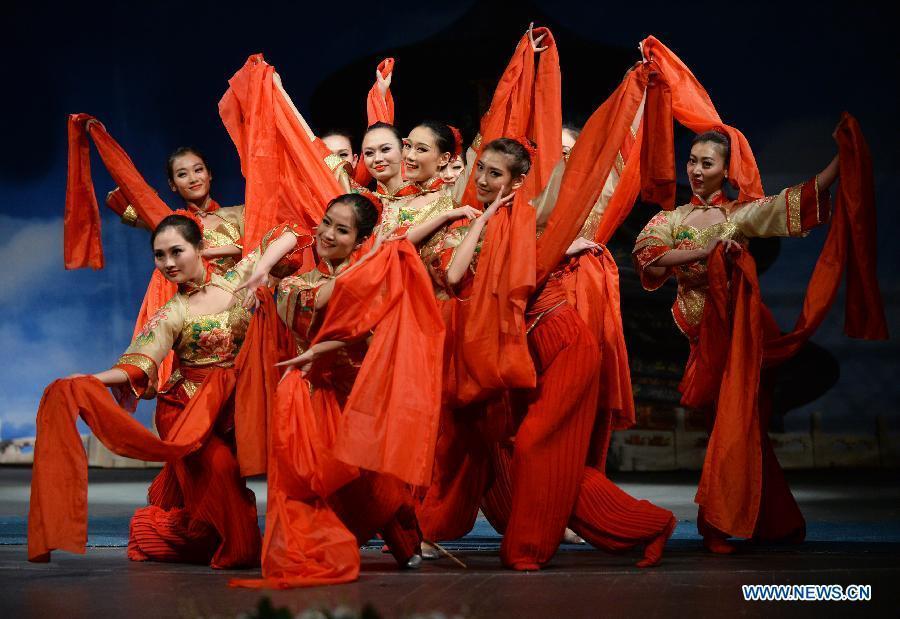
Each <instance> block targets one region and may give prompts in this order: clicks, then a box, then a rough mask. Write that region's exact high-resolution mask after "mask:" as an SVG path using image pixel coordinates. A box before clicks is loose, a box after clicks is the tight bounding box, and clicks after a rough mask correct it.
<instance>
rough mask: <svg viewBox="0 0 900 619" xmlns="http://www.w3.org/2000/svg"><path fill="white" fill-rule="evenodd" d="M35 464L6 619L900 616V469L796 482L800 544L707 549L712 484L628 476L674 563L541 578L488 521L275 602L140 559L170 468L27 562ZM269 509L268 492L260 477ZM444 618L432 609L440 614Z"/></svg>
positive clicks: (3, 597)
mask: <svg viewBox="0 0 900 619" xmlns="http://www.w3.org/2000/svg"><path fill="white" fill-rule="evenodd" d="M30 473H31V472H30V470H29V469H16V468H2V469H0V609H2V611H3V612H2V615H3V616H4V617H98V616H99V617H110V618H111V617H119V616H128V617H164V616H166V617H181V616H184V617H236V616H238V615H240V614H242V613H245V612H250V611H252V610H253V609H254V608H255V606H256V605H257V603H258V601H259V599H260V597H261V596H262V595H268V596H269V597H271V600H272V603H273V604H274V605H275V606H276V607H287V608H289V609H290V610H291V611H292V613H291V614H293V613H296V612H299V611H302V610H304V609H307V608H334V607H336V606H344V607H347V608H350V609H359V608H361V607H362V606H363V605H365V604H367V603H368V604H371V605H372V606H373V607H374V608H375V609H377V610H378V611H379V612H380V613H381V615H382V616H383V617H404V616H410V615H412V614H414V613H432V612H435V611H437V612H440V613H443V617H447V618H449V617H453V616H460V617H514V618H516V619H525V618H529V617H601V616H610V615H613V616H617V617H618V616H625V617H630V616H640V617H642V619H649V618H651V617H669V616H673V615H682V616H684V615H690V619H693V618H694V617H705V616H723V615H725V616H728V615H733V614H736V615H741V616H757V615H759V616H761V615H765V616H767V617H768V616H782V615H784V616H797V615H800V616H806V615H808V616H822V615H840V616H842V617H845V616H857V615H859V616H891V617H895V616H897V609H898V607H900V586H898V584H897V583H900V475H898V474H897V471H884V470H873V471H869V470H867V471H815V472H791V473H789V474H788V477H789V481H790V483H791V486H792V488H793V489H794V492H795V495H796V497H797V499H798V502H799V503H800V506H801V508H802V509H803V511H804V513H805V515H806V517H807V521H808V529H809V532H808V539H807V542H806V543H804V544H802V545H799V546H790V547H783V546H764V547H761V546H749V545H745V546H742V547H741V549H740V551H739V552H738V554H736V555H732V556H714V555H710V554H708V553H706V552H704V551H703V550H702V548H701V545H700V538H699V537H698V536H697V534H696V527H695V518H696V507H695V506H694V504H693V502H692V499H693V492H694V490H695V488H696V483H697V474H696V473H689V472H676V473H628V474H616V475H614V476H613V479H614V481H616V482H617V483H618V484H620V486H621V487H622V488H623V489H624V490H626V491H627V492H629V493H631V494H632V495H634V496H637V497H640V498H647V499H650V500H652V501H654V502H656V503H658V504H659V505H661V506H664V507H666V508H668V509H671V510H673V511H674V512H675V514H676V516H677V517H678V519H679V523H678V528H677V529H676V532H675V535H674V536H673V538H672V540H670V542H669V545H668V546H667V553H666V556H665V558H664V559H663V564H662V565H660V566H659V567H657V568H654V569H651V570H639V569H637V568H635V567H633V564H634V562H635V561H636V560H637V559H638V558H639V555H638V553H637V552H635V553H630V554H625V555H609V554H606V553H603V552H600V551H596V550H592V549H590V548H589V547H583V546H570V545H565V546H563V547H561V549H560V552H559V553H558V554H557V555H556V557H555V558H554V560H553V563H552V565H551V566H550V567H549V568H548V569H546V570H543V571H541V572H539V573H529V574H520V573H513V572H510V571H507V570H503V569H502V568H501V567H500V564H499V559H498V556H497V549H498V547H499V541H500V540H499V537H498V536H497V534H496V533H495V532H494V531H493V530H492V529H491V528H490V526H489V525H487V523H486V522H485V521H484V520H483V519H481V518H479V522H478V523H477V525H476V528H475V530H474V531H473V532H472V533H471V534H470V535H469V536H467V537H466V538H464V539H463V540H460V541H458V542H455V543H450V544H447V546H448V547H449V548H450V549H451V550H453V551H454V553H455V554H457V555H458V556H459V557H460V558H461V559H462V560H463V561H465V562H466V563H467V564H468V569H462V568H460V567H457V566H455V565H454V564H452V563H451V562H449V561H447V560H440V561H434V562H426V564H425V565H424V566H423V568H422V569H420V570H418V571H404V572H398V571H397V569H396V567H395V565H394V562H393V560H392V559H391V558H390V556H389V555H384V554H382V553H381V552H380V550H379V549H378V548H377V546H376V547H371V548H367V549H365V550H363V563H362V573H361V576H360V579H359V581H358V582H356V583H352V584H348V585H339V586H334V587H322V588H316V589H295V590H289V591H274V592H262V593H261V592H259V591H253V590H245V589H229V588H228V587H227V586H226V585H227V581H228V579H229V578H230V577H233V576H241V577H247V576H250V575H252V574H254V573H255V572H253V571H213V570H210V569H209V568H206V567H200V566H188V565H170V564H159V563H132V562H129V561H128V560H127V559H126V558H125V552H124V544H125V540H126V536H127V532H128V518H129V516H130V514H131V512H132V511H133V510H134V508H135V507H137V506H139V505H141V504H142V503H143V502H144V495H145V492H146V489H147V486H148V484H149V480H150V479H151V478H152V475H153V474H154V471H148V470H129V471H124V470H92V471H91V472H90V479H91V484H90V489H89V502H90V522H89V546H90V547H89V548H88V551H87V554H85V555H71V554H67V553H62V552H60V553H54V556H53V562H52V563H49V564H31V563H27V562H26V561H25V556H26V553H25V546H24V543H25V536H24V534H25V516H26V514H27V511H28V491H29V481H30ZM251 486H252V487H253V489H254V491H256V493H257V497H258V499H259V500H260V514H263V513H264V509H265V503H264V498H265V484H264V483H263V482H261V481H253V482H252V483H251ZM742 584H788V585H800V584H803V585H805V584H810V585H815V584H839V585H842V586H846V585H850V584H861V585H871V586H872V599H871V601H868V602H745V601H744V600H743V597H742V593H741V585H742ZM426 616H429V615H426Z"/></svg>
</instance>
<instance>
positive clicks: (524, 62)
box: [462, 28, 562, 204]
mask: <svg viewBox="0 0 900 619" xmlns="http://www.w3.org/2000/svg"><path fill="white" fill-rule="evenodd" d="M534 34H535V36H536V37H537V36H540V35H541V34H546V35H547V36H546V37H545V38H544V40H543V41H541V45H543V46H546V47H548V49H547V50H545V51H543V52H541V53H540V55H539V56H540V59H539V61H538V63H537V72H535V53H534V50H533V49H532V47H531V42H530V41H529V40H528V36H527V35H525V36H523V37H522V38H521V39H520V40H519V44H518V46H517V47H516V51H515V53H514V54H513V57H512V59H511V60H510V62H509V65H507V67H506V70H505V71H504V72H503V76H502V77H501V78H500V82H499V83H498V84H497V89H496V90H495V91H494V97H493V99H492V100H491V107H490V109H489V110H488V111H487V113H485V115H484V116H483V117H482V119H481V127H480V133H481V147H482V148H483V147H484V146H486V145H487V144H488V143H489V142H491V141H492V140H496V139H497V138H502V137H508V138H519V137H528V138H530V139H531V140H532V141H533V142H534V143H535V144H537V156H536V159H535V161H532V166H531V172H529V174H528V176H527V177H526V180H525V185H524V187H522V189H521V190H520V191H522V192H523V193H524V194H525V196H526V197H528V198H529V199H530V198H531V197H533V196H535V195H537V194H538V193H539V192H540V190H541V189H542V188H543V187H544V186H545V185H546V184H547V182H548V181H549V179H550V175H551V173H552V172H553V167H554V166H555V165H556V162H557V161H559V158H560V156H561V153H562V102H561V78H560V72H559V51H558V50H557V47H556V41H554V39H553V34H552V33H551V32H550V30H548V29H547V28H537V29H536V30H535V31H534ZM477 154H478V155H481V148H479V149H478V153H477ZM462 201H463V203H464V204H477V203H478V200H477V199H476V196H475V176H474V175H471V177H470V178H469V180H468V183H467V185H466V191H465V194H464V195H463V200H462Z"/></svg>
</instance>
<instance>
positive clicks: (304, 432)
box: [229, 318, 360, 589]
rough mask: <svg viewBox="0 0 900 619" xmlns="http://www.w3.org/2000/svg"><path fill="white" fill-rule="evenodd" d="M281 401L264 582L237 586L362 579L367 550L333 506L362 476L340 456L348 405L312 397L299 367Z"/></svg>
mask: <svg viewBox="0 0 900 619" xmlns="http://www.w3.org/2000/svg"><path fill="white" fill-rule="evenodd" d="M276 319H277V318H276ZM245 345H246V344H245ZM276 400H277V404H276V406H275V408H274V409H273V410H272V414H271V416H270V417H269V420H270V423H269V426H268V427H269V441H268V450H269V458H268V460H269V470H268V488H269V493H268V500H267V503H266V534H265V537H264V538H263V547H262V574H263V577H262V578H236V579H232V580H231V581H230V582H229V585H230V586H232V587H248V588H254V589H288V588H293V587H311V586H318V585H331V584H339V583H344V582H352V581H354V580H356V579H357V578H358V577H359V566H360V555H359V546H358V543H357V540H356V537H355V536H354V535H353V533H351V532H350V531H349V530H348V529H347V527H346V526H345V525H344V524H343V523H342V522H341V520H340V518H339V517H338V516H337V514H335V512H334V510H332V509H331V508H330V507H329V506H328V503H327V502H326V498H327V497H328V496H329V495H331V494H332V493H333V492H334V491H335V490H337V489H338V488H340V487H341V486H343V485H345V484H346V483H348V482H350V481H352V480H353V479H354V478H356V477H357V476H358V474H359V473H358V470H357V469H356V468H355V467H351V466H348V465H346V464H344V463H343V462H340V461H338V460H336V459H335V458H334V457H333V455H332V448H333V446H334V441H335V437H336V435H337V428H338V424H339V420H340V417H341V409H340V405H339V404H338V402H337V399H336V398H335V394H334V392H333V391H332V390H330V389H328V388H322V389H316V390H315V391H314V392H313V393H312V394H310V385H309V383H308V382H307V381H306V379H304V378H303V377H302V376H301V375H300V372H299V371H295V370H292V371H290V372H289V373H288V374H287V376H285V378H284V380H282V381H281V383H279V384H278V387H277V397H276Z"/></svg>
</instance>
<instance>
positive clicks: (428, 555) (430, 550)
mask: <svg viewBox="0 0 900 619" xmlns="http://www.w3.org/2000/svg"><path fill="white" fill-rule="evenodd" d="M419 548H420V551H421V553H422V558H423V559H425V560H427V561H433V560H435V559H440V558H441V552H440V551H439V550H438V549H437V548H435V547H434V546H432V545H431V544H429V543H428V542H422V544H421V545H420V546H419Z"/></svg>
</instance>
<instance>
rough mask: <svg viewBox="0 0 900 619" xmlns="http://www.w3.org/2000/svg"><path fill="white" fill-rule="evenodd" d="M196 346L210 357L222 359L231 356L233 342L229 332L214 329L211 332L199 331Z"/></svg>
mask: <svg viewBox="0 0 900 619" xmlns="http://www.w3.org/2000/svg"><path fill="white" fill-rule="evenodd" d="M197 346H198V347H199V349H200V350H201V351H203V352H204V353H206V354H207V355H209V356H210V357H218V358H220V359H224V358H227V357H230V356H231V351H232V350H233V348H234V341H233V340H232V337H231V332H230V331H228V330H226V329H220V328H215V329H212V330H211V331H201V332H200V333H199V334H198V337H197Z"/></svg>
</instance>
